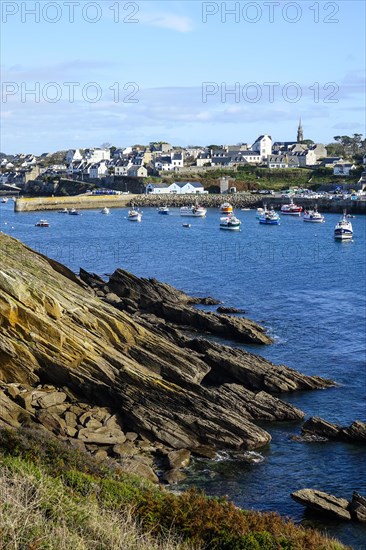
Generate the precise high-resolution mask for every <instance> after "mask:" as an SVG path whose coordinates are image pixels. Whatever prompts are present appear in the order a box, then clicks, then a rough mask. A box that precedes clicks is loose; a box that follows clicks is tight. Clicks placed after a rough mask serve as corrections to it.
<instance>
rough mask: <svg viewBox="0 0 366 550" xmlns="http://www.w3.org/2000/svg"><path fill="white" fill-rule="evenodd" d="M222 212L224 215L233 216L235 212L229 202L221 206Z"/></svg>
mask: <svg viewBox="0 0 366 550" xmlns="http://www.w3.org/2000/svg"><path fill="white" fill-rule="evenodd" d="M220 212H221V213H222V214H232V212H233V207H232V206H231V204H230V203H229V202H224V203H223V204H222V205H221V206H220Z"/></svg>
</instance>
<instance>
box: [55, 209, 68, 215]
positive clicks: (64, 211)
mask: <svg viewBox="0 0 366 550" xmlns="http://www.w3.org/2000/svg"><path fill="white" fill-rule="evenodd" d="M57 213H58V214H68V213H69V211H68V209H67V208H63V209H62V210H57Z"/></svg>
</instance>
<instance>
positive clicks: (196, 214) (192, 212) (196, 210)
mask: <svg viewBox="0 0 366 550" xmlns="http://www.w3.org/2000/svg"><path fill="white" fill-rule="evenodd" d="M206 213H207V210H206V208H203V206H198V205H196V206H183V207H182V208H181V209H180V215H181V216H190V217H193V218H204V217H205V216H206Z"/></svg>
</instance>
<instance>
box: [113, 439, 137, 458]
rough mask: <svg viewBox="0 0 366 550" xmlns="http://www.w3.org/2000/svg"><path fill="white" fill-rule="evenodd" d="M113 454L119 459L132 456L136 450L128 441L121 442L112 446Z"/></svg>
mask: <svg viewBox="0 0 366 550" xmlns="http://www.w3.org/2000/svg"><path fill="white" fill-rule="evenodd" d="M113 452H114V453H115V454H116V455H117V456H120V457H125V456H133V455H135V454H136V453H137V452H138V450H137V448H136V447H135V445H133V444H132V443H131V442H130V441H126V442H123V441H121V442H120V443H119V444H118V445H114V447H113Z"/></svg>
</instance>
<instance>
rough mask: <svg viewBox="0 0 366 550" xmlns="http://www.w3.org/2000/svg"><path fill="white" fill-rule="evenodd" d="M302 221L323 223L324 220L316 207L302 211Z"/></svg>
mask: <svg viewBox="0 0 366 550" xmlns="http://www.w3.org/2000/svg"><path fill="white" fill-rule="evenodd" d="M303 219H304V222H310V223H323V222H325V218H324V216H323V215H322V214H320V212H318V210H317V207H315V208H314V210H306V211H305V212H304V218H303Z"/></svg>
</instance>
